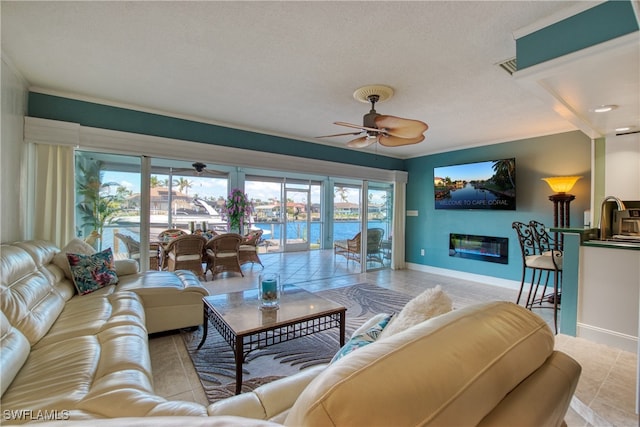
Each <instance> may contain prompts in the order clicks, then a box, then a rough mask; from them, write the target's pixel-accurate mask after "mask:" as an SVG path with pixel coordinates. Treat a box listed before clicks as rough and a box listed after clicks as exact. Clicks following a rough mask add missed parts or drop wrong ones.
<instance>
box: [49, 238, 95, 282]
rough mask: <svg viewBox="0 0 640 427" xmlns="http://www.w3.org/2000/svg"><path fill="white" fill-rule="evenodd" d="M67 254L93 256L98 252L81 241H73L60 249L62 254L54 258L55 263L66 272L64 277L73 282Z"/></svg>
mask: <svg viewBox="0 0 640 427" xmlns="http://www.w3.org/2000/svg"><path fill="white" fill-rule="evenodd" d="M67 253H72V254H82V255H91V254H94V253H96V250H95V249H94V248H93V246H91V245H90V244H88V243H87V242H85V241H84V240H80V239H72V240H71V241H70V242H69V243H67V244H66V246H65V247H64V248H62V249H60V252H59V253H57V254H56V255H55V256H54V257H53V263H54V264H55V265H57V266H58V267H60V268H61V269H62V271H64V275H65V277H66V278H67V279H69V280H73V276H72V275H71V270H70V269H69V260H68V259H67Z"/></svg>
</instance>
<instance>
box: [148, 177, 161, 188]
mask: <svg viewBox="0 0 640 427" xmlns="http://www.w3.org/2000/svg"><path fill="white" fill-rule="evenodd" d="M160 184H161V183H160V180H159V179H158V177H157V176H155V175H151V178H149V185H150V186H151V188H156V187H160Z"/></svg>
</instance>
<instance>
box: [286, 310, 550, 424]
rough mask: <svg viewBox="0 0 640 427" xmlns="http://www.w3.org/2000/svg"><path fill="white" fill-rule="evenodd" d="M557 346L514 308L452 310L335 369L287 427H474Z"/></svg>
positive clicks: (295, 409)
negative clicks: (365, 426)
mask: <svg viewBox="0 0 640 427" xmlns="http://www.w3.org/2000/svg"><path fill="white" fill-rule="evenodd" d="M479 324H481V325H483V327H481V328H479V327H478V325H479ZM553 345H554V335H553V333H552V332H551V330H550V329H549V326H548V325H547V324H546V323H545V321H544V320H543V319H541V318H540V317H539V316H537V315H536V314H534V313H531V312H530V311H529V310H527V309H525V308H524V307H521V306H518V305H516V304H513V303H509V302H492V303H485V304H477V305H473V306H469V307H465V308H462V309H459V310H454V311H451V312H449V313H446V314H443V315H441V316H437V317H434V318H432V319H429V320H427V321H425V322H422V323H420V324H418V325H416V326H413V327H411V328H409V329H407V330H405V331H403V332H399V333H397V334H394V335H391V336H389V337H387V338H384V339H383V338H381V339H378V340H377V341H376V342H374V343H373V344H370V345H368V346H366V347H364V348H361V349H359V350H358V352H357V357H344V358H342V359H340V360H338V361H337V362H335V363H332V364H330V365H329V366H328V367H327V369H325V370H324V371H323V372H322V373H320V374H319V375H318V376H317V377H316V378H315V379H314V380H313V381H312V382H311V383H310V384H309V385H308V386H307V387H306V388H305V390H304V391H303V392H302V393H301V394H300V396H299V397H298V399H297V400H296V402H295V404H294V405H293V406H292V408H291V410H290V411H289V414H288V416H287V419H286V421H285V425H291V426H297V425H303V424H304V425H307V426H313V425H422V426H429V425H432V426H436V425H477V424H478V423H479V422H480V421H481V420H482V419H483V418H484V417H485V416H486V415H487V414H488V413H490V412H491V411H492V410H493V408H495V407H496V405H497V404H498V403H499V402H500V401H501V400H502V399H504V397H505V396H506V395H507V394H508V393H509V392H510V391H511V390H513V389H514V388H515V387H516V386H517V385H518V384H520V383H521V382H522V381H523V380H524V379H525V378H527V377H528V376H529V375H531V373H532V372H534V371H535V370H537V369H538V368H539V367H540V366H541V365H542V364H543V363H545V361H546V359H547V358H548V357H549V356H550V355H551V354H552V352H553ZM354 356H355V355H354ZM416 396H419V398H416ZM345 402H348V404H345Z"/></svg>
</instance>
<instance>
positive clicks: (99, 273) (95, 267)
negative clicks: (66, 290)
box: [67, 248, 118, 295]
mask: <svg viewBox="0 0 640 427" xmlns="http://www.w3.org/2000/svg"><path fill="white" fill-rule="evenodd" d="M67 259H68V260H69V269H70V270H71V276H72V278H73V283H74V284H75V285H76V289H77V290H78V294H80V295H86V294H89V293H91V292H94V291H97V290H98V289H100V288H104V287H105V286H108V285H114V284H116V283H118V276H117V275H116V270H115V262H114V260H113V252H111V248H108V249H105V250H104V251H102V252H98V253H95V254H92V255H83V254H72V253H67Z"/></svg>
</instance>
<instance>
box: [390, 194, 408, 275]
mask: <svg viewBox="0 0 640 427" xmlns="http://www.w3.org/2000/svg"><path fill="white" fill-rule="evenodd" d="M393 187H394V188H393V239H392V240H391V245H392V246H391V253H392V257H391V268H392V269H393V270H402V269H405V268H407V264H406V263H405V247H404V245H405V238H404V233H405V223H406V218H405V207H406V202H407V183H406V182H400V181H395V183H394V185H393Z"/></svg>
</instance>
